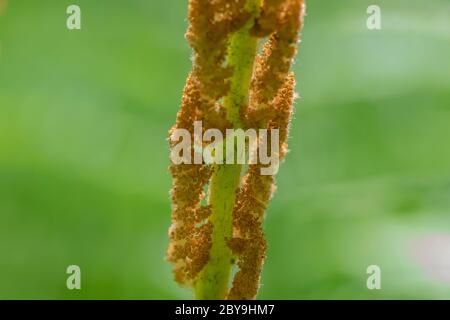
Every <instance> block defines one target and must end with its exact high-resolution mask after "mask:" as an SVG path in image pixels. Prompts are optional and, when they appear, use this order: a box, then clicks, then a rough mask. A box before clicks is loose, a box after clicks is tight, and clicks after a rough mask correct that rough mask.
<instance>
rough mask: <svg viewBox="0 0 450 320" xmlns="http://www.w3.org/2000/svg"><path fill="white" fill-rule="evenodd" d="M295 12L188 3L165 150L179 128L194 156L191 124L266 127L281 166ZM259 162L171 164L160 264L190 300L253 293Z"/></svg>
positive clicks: (250, 4) (262, 190) (260, 3)
mask: <svg viewBox="0 0 450 320" xmlns="http://www.w3.org/2000/svg"><path fill="white" fill-rule="evenodd" d="M0 1H1V0H0ZM303 16H304V1H303V0H231V1H230V0H190V1H189V22H190V26H189V29H188V32H187V35H186V38H187V39H188V41H189V43H190V45H191V47H192V48H193V51H194V56H193V69H192V72H191V73H190V75H189V77H188V79H187V82H186V86H185V89H184V93H183V100H182V106H181V110H180V111H179V113H178V116H177V122H176V124H175V126H174V127H173V128H172V129H171V131H170V133H169V136H170V138H169V140H170V145H171V147H173V146H174V145H175V144H176V141H177V139H176V138H175V132H176V131H177V130H178V129H184V130H186V131H187V132H189V133H191V139H192V141H191V142H192V148H191V149H190V154H188V155H184V156H186V157H187V158H189V159H194V158H196V157H198V154H196V151H195V146H198V144H199V142H198V137H196V134H195V132H194V131H195V130H194V124H195V123H196V122H198V121H201V122H202V124H203V129H202V130H203V131H202V132H205V131H206V130H208V129H218V130H219V131H220V132H223V133H225V131H226V130H227V129H244V130H245V129H251V128H252V129H256V130H258V129H266V130H267V131H268V132H271V131H274V130H276V131H277V132H279V146H278V147H279V148H275V149H278V150H279V154H278V158H279V159H280V160H283V159H284V157H285V155H286V152H287V138H288V132H289V125H290V120H291V116H292V112H293V103H294V98H295V79H294V75H293V73H292V72H291V71H290V70H291V64H292V61H293V59H294V56H295V54H296V50H297V49H296V47H297V43H298V42H299V38H298V34H299V31H300V29H301V27H302V25H303ZM263 43H264V44H263ZM260 44H261V45H263V48H262V50H261V53H259V54H258V47H259V46H260ZM260 143H261V142H260ZM200 144H202V145H203V144H204V143H202V142H200ZM269 144H270V143H269ZM272 151H273V152H275V151H276V150H272ZM266 166H267V165H264V164H262V163H259V162H257V163H252V164H250V165H249V166H248V167H244V166H242V165H240V164H207V163H205V162H200V164H190V163H183V164H175V163H172V164H171V166H170V172H171V174H172V177H173V188H172V192H171V197H172V226H171V228H170V231H169V236H170V245H169V249H168V259H169V261H170V262H172V264H173V266H174V274H175V279H176V281H177V282H179V283H180V284H182V285H187V286H190V287H192V288H193V289H194V291H195V293H196V297H197V298H198V299H226V298H228V299H254V298H255V297H256V295H257V292H258V288H259V281H260V274H261V270H262V266H263V263H264V260H265V255H266V247H267V244H266V240H265V237H264V232H263V219H264V213H265V211H266V208H267V205H268V202H269V200H270V198H271V196H272V194H273V192H274V190H275V177H274V175H262V174H261V169H263V168H264V167H266ZM244 169H246V170H247V171H246V172H244ZM206 189H207V193H208V196H207V199H205V197H206V194H205V190H206ZM206 200H207V201H206ZM234 264H237V267H238V270H237V273H236V274H235V276H234V279H233V280H232V281H231V282H232V285H231V287H229V283H230V277H231V270H232V267H233V265H234Z"/></svg>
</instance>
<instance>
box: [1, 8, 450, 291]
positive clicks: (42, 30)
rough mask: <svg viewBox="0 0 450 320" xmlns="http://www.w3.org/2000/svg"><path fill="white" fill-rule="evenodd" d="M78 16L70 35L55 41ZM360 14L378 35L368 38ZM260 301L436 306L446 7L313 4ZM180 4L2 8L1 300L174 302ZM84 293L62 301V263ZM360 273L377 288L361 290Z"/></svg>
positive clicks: (447, 278)
mask: <svg viewBox="0 0 450 320" xmlns="http://www.w3.org/2000/svg"><path fill="white" fill-rule="evenodd" d="M70 4H78V5H79V6H80V7H81V10H82V30H81V31H69V30H67V28H66V19H67V14H66V8H67V6H69V5H70ZM371 4H378V5H380V7H381V9H382V30H381V31H369V30H368V29H367V28H366V19H367V17H368V15H367V13H366V10H367V7H368V6H369V5H371ZM308 5H309V7H308V16H307V19H306V26H305V29H304V32H303V42H302V45H301V49H300V54H299V56H298V59H297V61H296V64H295V66H294V68H295V71H296V73H297V77H298V82H299V85H298V91H299V92H300V95H301V99H299V100H298V101H297V112H296V117H295V120H294V121H293V124H292V133H291V140H290V148H291V152H290V154H289V156H288V158H287V161H286V163H285V164H284V166H283V167H282V170H281V171H280V174H279V177H278V187H279V188H278V192H277V194H276V196H275V198H274V199H273V201H272V203H271V204H270V207H269V210H268V212H267V220H266V225H265V229H266V232H267V237H268V240H269V245H270V247H269V252H268V258H267V262H266V265H265V269H264V274H263V279H262V287H261V291H260V296H259V297H260V298H264V299H337V298H344V299H347V298H348V299H392V298H398V299H406V298H432V299H434V298H436V299H449V298H450V59H449V57H450V2H449V1H448V0H428V1H420V0H395V1H393V0H384V1H382V0H370V1H368V0H346V1H340V0H333V1H330V0H310V1H308ZM186 9H187V1H184V0H183V1H181V0H165V1H157V0H129V1H111V0H97V1H92V0H91V1H89V0H72V1H65V0H58V1H56V0H55V1H49V0H41V1H31V0H28V1H26V0H10V1H9V5H8V8H7V10H6V12H4V13H3V15H2V16H1V17H0V50H1V51H0V298H2V299H16V298H21V299H36V298H38V299H94V298H98V299H182V298H191V294H190V292H189V291H188V290H185V289H182V288H179V287H178V286H177V285H176V284H175V283H174V282H173V280H172V275H171V270H170V265H169V264H168V263H166V261H165V250H166V247H167V244H168V239H167V228H168V226H169V224H170V203H169V197H168V192H169V188H170V185H171V180H170V176H169V174H168V172H167V167H168V146H167V143H166V136H167V130H168V129H169V128H170V126H171V125H172V124H173V123H174V120H175V115H176V112H177V110H178V107H179V102H180V99H181V91H182V88H183V85H184V81H185V78H186V75H187V74H188V72H189V69H190V55H191V51H190V48H189V47H188V45H187V43H186V41H185V40H184V32H185V29H186V26H187V21H186ZM71 264H76V265H79V266H80V267H81V270H82V290H81V291H69V290H67V289H66V286H65V283H66V278H67V274H66V268H67V266H68V265H71ZM369 265H379V266H380V267H381V270H382V290H378V291H370V290H368V289H367V287H366V280H367V277H368V275H367V274H366V269H367V267H368V266H369Z"/></svg>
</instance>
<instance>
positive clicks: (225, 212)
mask: <svg viewBox="0 0 450 320" xmlns="http://www.w3.org/2000/svg"><path fill="white" fill-rule="evenodd" d="M260 5H261V0H247V4H246V9H247V11H248V12H250V13H251V14H252V18H251V19H250V20H249V22H248V23H247V24H246V25H245V26H244V27H243V28H242V29H241V30H239V31H237V32H236V33H235V34H233V35H232V37H231V39H230V44H229V47H228V64H229V65H230V66H232V67H233V71H234V72H233V77H232V79H231V88H230V92H229V94H228V95H227V96H226V97H225V100H224V104H225V108H226V109H227V117H228V120H229V121H230V122H231V123H232V124H233V126H234V128H242V122H241V111H242V109H243V108H245V107H246V106H247V105H248V100H249V89H250V81H251V77H252V73H253V65H254V61H255V56H256V49H257V45H258V39H257V38H256V37H252V36H251V35H250V30H251V28H252V27H253V26H254V23H255V19H256V18H257V17H258V16H259V8H260ZM241 171H242V166H241V165H236V164H233V165H228V164H225V165H217V166H216V167H215V172H214V174H213V176H212V178H211V184H210V187H209V194H210V195H209V203H210V204H211V207H212V215H211V218H210V221H211V222H212V224H213V235H212V247H211V251H210V258H209V261H208V264H207V265H206V266H205V267H204V269H203V270H202V272H201V273H200V275H199V278H198V279H197V281H196V283H195V295H196V299H198V300H222V299H225V298H226V295H227V292H228V283H229V280H230V274H231V269H232V266H233V262H232V259H233V253H232V252H231V249H230V248H229V247H228V244H227V240H228V239H231V237H232V235H233V207H234V203H235V200H236V190H237V189H238V188H239V184H240V177H241Z"/></svg>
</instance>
